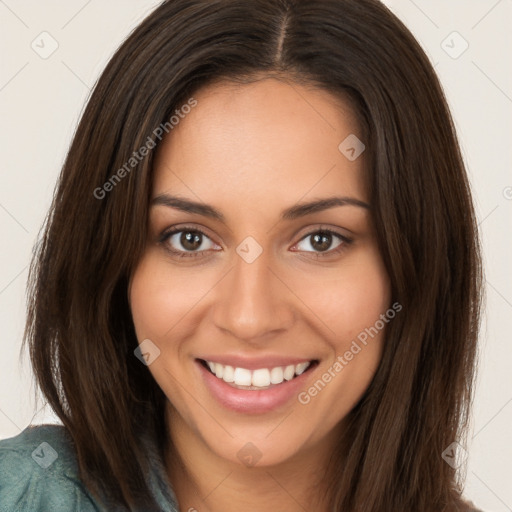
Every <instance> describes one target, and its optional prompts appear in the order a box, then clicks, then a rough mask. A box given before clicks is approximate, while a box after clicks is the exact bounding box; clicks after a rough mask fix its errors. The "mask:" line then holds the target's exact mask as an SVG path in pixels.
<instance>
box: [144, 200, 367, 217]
mask: <svg viewBox="0 0 512 512" xmlns="http://www.w3.org/2000/svg"><path fill="white" fill-rule="evenodd" d="M158 205H160V206H167V207H169V208H175V209H177V210H181V211H183V212H187V213H195V214H198V215H203V216H204V217H210V218H212V219H216V220H219V221H220V222H225V221H226V218H225V216H224V215H223V214H222V213H221V212H220V211H219V210H217V209H216V208H214V207H213V206H210V205H208V204H205V203H200V202H197V201H192V200H190V199H185V198H182V197H177V196H172V195H169V194H160V195H158V196H156V197H154V198H153V199H152V200H151V203H150V206H158ZM336 206H357V207H359V208H364V209H366V210H370V209H371V208H370V205H369V204H368V203H365V202H364V201H361V200H359V199H355V198H353V197H327V198H325V199H317V200H313V201H309V202H307V203H299V204H297V205H294V206H292V207H290V208H287V209H286V210H284V211H283V212H282V214H281V219H282V220H294V219H298V218H300V217H304V216H306V215H310V214H312V213H316V212H320V211H323V210H328V209H330V208H334V207H336Z"/></svg>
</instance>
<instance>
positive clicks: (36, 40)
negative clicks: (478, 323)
mask: <svg viewBox="0 0 512 512" xmlns="http://www.w3.org/2000/svg"><path fill="white" fill-rule="evenodd" d="M158 4H159V2H158V1H155V0H137V1H135V0H110V1H109V2H102V1H100V0H89V1H86V0H72V1H66V2H64V1H56V0H50V1H36V0H5V1H3V0H0V40H1V53H0V55H1V67H0V109H1V125H0V126H1V128H0V129H1V134H0V141H1V142H0V143H1V152H0V157H1V160H0V173H1V175H0V178H1V179H0V236H1V249H0V258H1V259H0V263H1V265H0V326H1V329H2V330H1V337H0V348H1V357H0V379H1V380H0V439H2V438H7V437H11V436H14V435H16V434H18V433H19V432H20V431H21V430H23V429H24V428H25V427H26V426H27V425H28V424H29V423H31V422H32V423H44V422H58V420H57V419H56V418H55V417H54V416H53V415H52V413H51V411H49V410H46V409H44V408H43V409H41V410H39V411H37V410H36V409H35V404H34V400H33V382H32V374H31V370H30V366H29V364H28V358H27V357H26V355H24V356H23V357H22V358H21V360H20V359H19V353H20V346H21V340H22V333H23V326H24V321H25V285H26V279H27V271H28V264H29V261H30V257H31V251H32V247H33V245H34V243H35V241H36V238H37V235H38V231H39V229H40V227H41V224H42V222H43V220H44V216H45V214H46V211H47V209H48V207H49V205H50V200H51V196H52V192H53V188H54V186H55V182H56V180H57V176H58V173H59V171H60V168H61V165H62V163H63V160H64V157H65V153H66V150H67V148H68V145H69V143H70V140H71V137H72V134H73V132H74V130H75V127H76V124H77V121H78V119H79V117H80V113H81V111H82V109H83V106H84V103H85V101H86V100H87V98H88V95H89V92H90V89H91V87H92V86H93V85H94V83H95V81H96V79H97V78H98V76H99V74H100V73H101V71H102V69H103V68H104V66H105V65H106V63H107V61H108V59H109V58H110V57H111V55H112V54H113V52H114V50H115V49H116V48H117V47H118V45H119V44H120V43H121V42H122V41H123V40H124V39H125V38H126V36H127V35H128V33H129V32H130V31H131V30H132V29H133V28H134V27H135V26H136V25H137V24H138V23H139V22H140V21H141V20H142V19H143V18H144V17H145V16H146V15H147V14H148V13H149V12H151V11H152V10H153V9H154V8H155V7H156V6H157V5H158ZM386 4H387V5H388V6H389V7H390V8H391V9H392V10H393V12H395V14H397V15H398V16H399V18H401V19H402V20H403V21H404V23H405V24H406V25H407V26H408V27H409V29H410V30H411V31H412V32H413V34H414V35H415V36H416V38H417V39H418V40H419V42H420V43H421V45H422V46H423V48H424V49H425V51H426V52H427V54H428V56H429V58H430V59H431V61H432V63H433V64H434V66H435V69H436V71H437V73H438V74H439V76H440V79H441V82H442V84H443V87H444V89H445V91H446V94H447V97H448V100H449V103H450V106H451V109H452V112H453V115H454V118H455V122H456V126H457V130H458V135H459V138H460V142H461V145H462V149H463V153H464V157H465V160H466V163H467V167H468V172H469V174H470V179H471V183H472V187H473V192H474V197H475V202H476V208H477V213H478V218H479V222H480V228H481V233H482V242H483V246H484V251H485V267H486V293H487V306H486V313H485V319H484V323H483V325H482V333H481V337H480V339H481V345H480V370H479V377H478V380H477V388H476V395H475V403H474V414H473V426H472V433H471V435H470V436H469V437H470V442H469V444H468V446H466V449H467V451H468V453H469V463H468V470H467V478H466V488H465V495H466V496H467V497H468V498H470V499H472V500H473V501H474V502H475V504H477V505H478V506H479V507H481V508H483V509H484V510H486V511H492V512H506V511H512V486H511V485H510V483H511V481H512V442H511V434H510V432H511V430H512V429H511V427H512V385H511V384H512V378H511V370H510V366H511V363H512V344H511V341H510V335H509V333H510V331H511V328H512V321H511V318H512V275H511V271H510V262H511V261H512V258H511V254H512V251H511V245H512V242H511V236H510V235H511V233H512V230H511V224H512V222H511V220H512V215H511V214H512V175H511V172H510V169H511V163H512V151H511V146H512V115H511V114H512V76H511V66H510V62H512V60H511V54H512V51H511V46H512V30H511V28H512V27H511V22H512V0H415V1H413V0H388V1H386ZM41 39H44V43H41ZM51 51H53V53H52V54H51V55H47V54H45V52H46V53H49V52H51ZM19 361H20V362H19Z"/></svg>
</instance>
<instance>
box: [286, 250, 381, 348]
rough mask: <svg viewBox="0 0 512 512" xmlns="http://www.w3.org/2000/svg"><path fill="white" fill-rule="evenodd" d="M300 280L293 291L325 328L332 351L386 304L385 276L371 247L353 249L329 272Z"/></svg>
mask: <svg viewBox="0 0 512 512" xmlns="http://www.w3.org/2000/svg"><path fill="white" fill-rule="evenodd" d="M301 281H302V283H301ZM301 281H297V287H296V290H297V294H298V295H299V296H300V297H302V298H303V299H304V302H305V303H306V304H308V305H311V310H312V311H313V312H314V313H315V314H316V316H317V318H318V320H319V321H320V322H321V323H322V324H323V325H324V327H326V328H328V331H327V334H328V337H329V338H331V345H332V346H333V347H334V348H336V351H338V349H339V350H341V349H344V346H345V345H346V342H347V340H350V339H353V338H355V337H357V336H358V334H359V333H361V332H363V331H364V330H365V329H366V328H368V327H370V326H373V325H374V324H375V322H376V321H377V320H378V319H379V317H380V315H381V314H382V313H384V312H385V311H386V310H387V309H388V307H389V305H390V300H391V296H390V283H389V278H388V275H387V272H386V270H385V268H384V265H383V263H382V260H381V258H380V255H379V254H378V252H377V250H376V249H374V248H365V250H361V251H358V252H355V253H354V254H353V255H351V257H350V258H347V260H346V262H345V263H344V264H343V265H341V266H340V267H338V268H336V269H333V271H332V272H329V273H323V274H318V273H317V274H316V275H314V276H311V277H308V278H307V279H306V280H304V279H302V280H301ZM324 332H325V329H324ZM329 333H330V334H329Z"/></svg>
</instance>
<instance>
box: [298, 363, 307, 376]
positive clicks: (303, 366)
mask: <svg viewBox="0 0 512 512" xmlns="http://www.w3.org/2000/svg"><path fill="white" fill-rule="evenodd" d="M308 366H309V363H299V364H298V365H297V366H296V367H295V373H296V374H297V375H301V374H302V373H304V372H305V371H306V368H307V367H308Z"/></svg>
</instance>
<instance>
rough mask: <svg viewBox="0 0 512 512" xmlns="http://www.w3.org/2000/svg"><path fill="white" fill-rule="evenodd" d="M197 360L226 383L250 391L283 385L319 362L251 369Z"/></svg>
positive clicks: (315, 360)
mask: <svg viewBox="0 0 512 512" xmlns="http://www.w3.org/2000/svg"><path fill="white" fill-rule="evenodd" d="M197 361H198V362H199V364H201V365H202V366H203V367H204V368H205V369H206V370H207V371H208V372H209V373H210V374H211V375H214V376H215V377H216V378H217V379H219V380H221V381H223V382H224V383H225V384H228V385H229V386H231V387H232V388H235V389H241V390H249V391H264V390H266V389H272V388H275V387H277V386H280V385H283V383H285V384H286V383H287V382H289V381H293V380H294V379H297V378H298V377H299V376H301V375H303V374H305V373H307V372H309V371H311V370H312V369H313V368H315V367H316V366H317V365H318V363H319V361H318V360H317V359H312V360H310V361H302V362H300V363H297V364H287V365H282V366H272V367H268V368H257V369H254V370H250V369H248V368H243V367H239V366H237V367H235V366H231V365H227V364H222V363H218V362H215V361H209V360H206V359H197Z"/></svg>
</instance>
